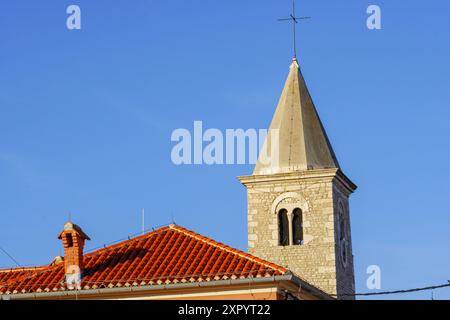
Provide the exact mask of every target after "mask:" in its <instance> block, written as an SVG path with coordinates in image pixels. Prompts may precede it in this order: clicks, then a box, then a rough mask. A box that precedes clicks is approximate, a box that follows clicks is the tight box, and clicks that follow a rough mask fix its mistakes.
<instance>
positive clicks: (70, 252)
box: [58, 222, 91, 290]
mask: <svg viewBox="0 0 450 320" xmlns="http://www.w3.org/2000/svg"><path fill="white" fill-rule="evenodd" d="M58 239H60V240H62V242H63V246H64V270H65V274H66V283H67V288H68V289H69V290H73V289H78V290H79V289H81V277H82V273H83V248H84V241H85V240H91V239H90V238H89V237H88V236H87V235H86V234H85V233H84V232H83V230H81V228H80V227H79V226H77V225H76V224H73V223H72V222H67V223H66V224H64V230H63V231H62V232H61V233H60V234H59V236H58Z"/></svg>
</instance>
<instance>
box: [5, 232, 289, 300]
mask: <svg viewBox="0 0 450 320" xmlns="http://www.w3.org/2000/svg"><path fill="white" fill-rule="evenodd" d="M84 266H85V269H84V276H83V280H82V284H81V287H82V289H83V290H84V289H97V288H113V287H122V286H142V285H159V284H175V283H180V282H200V281H215V280H225V279H237V278H250V277H257V278H260V277H272V276H277V275H283V274H285V273H286V272H287V271H288V270H287V269H285V268H283V267H281V266H278V265H276V264H273V263H270V262H267V261H264V260H262V259H259V258H256V257H254V256H252V255H250V254H247V253H245V252H243V251H239V250H236V249H233V248H231V247H228V246H226V245H224V244H221V243H218V242H216V241H214V240H211V239H208V238H206V237H203V236H201V235H199V234H197V233H194V232H192V231H189V230H187V229H184V228H181V227H178V226H174V225H171V226H168V227H164V228H161V229H158V230H155V231H152V232H149V233H147V234H144V235H142V236H139V237H136V238H133V239H130V240H126V241H124V242H121V243H118V244H115V245H112V246H109V247H106V248H103V249H100V250H97V251H94V252H91V253H88V254H85V255H84ZM64 278H65V277H64V264H63V263H59V264H58V263H57V264H52V265H49V266H43V267H35V268H18V269H8V270H0V294H20V293H38V292H49V291H60V290H66V287H65V285H64Z"/></svg>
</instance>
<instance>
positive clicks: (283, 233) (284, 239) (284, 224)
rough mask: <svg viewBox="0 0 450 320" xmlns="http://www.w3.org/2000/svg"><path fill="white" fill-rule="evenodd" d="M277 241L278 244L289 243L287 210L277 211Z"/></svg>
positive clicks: (286, 244)
mask: <svg viewBox="0 0 450 320" xmlns="http://www.w3.org/2000/svg"><path fill="white" fill-rule="evenodd" d="M278 235H279V236H278V239H279V240H278V242H279V245H280V246H288V245H289V220H288V216H287V210H286V209H281V210H280V211H279V212H278Z"/></svg>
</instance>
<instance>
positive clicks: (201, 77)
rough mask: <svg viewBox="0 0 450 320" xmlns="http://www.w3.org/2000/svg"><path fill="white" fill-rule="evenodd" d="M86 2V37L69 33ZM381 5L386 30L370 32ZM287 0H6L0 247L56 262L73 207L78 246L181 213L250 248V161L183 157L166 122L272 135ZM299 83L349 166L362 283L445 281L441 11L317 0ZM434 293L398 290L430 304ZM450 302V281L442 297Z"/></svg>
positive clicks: (284, 57) (436, 5) (1, 51)
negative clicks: (73, 11) (372, 274)
mask: <svg viewBox="0 0 450 320" xmlns="http://www.w3.org/2000/svg"><path fill="white" fill-rule="evenodd" d="M70 4H78V5H80V6H81V10H82V30H80V31H69V30H67V29H66V26H65V20H66V17H67V15H66V13H65V11H66V7H67V6H68V5H70ZM369 4H378V5H380V6H381V8H382V14H383V16H382V23H383V30H381V31H369V30H368V29H367V28H366V17H367V15H366V8H367V6H368V5H369ZM290 5H291V4H290V1H289V0H286V1H285V0H283V1H270V2H269V1H256V0H251V1H250V0H247V1H242V0H240V1H238V0H226V1H225V0H221V1H207V0H191V1H179V0H177V1H162V0H159V1H150V0H134V1H133V3H132V4H131V3H130V1H128V0H127V1H125V0H120V1H118V0H115V1H106V0H96V1H88V0H83V1H75V0H73V1H62V0H61V1H24V0H16V1H2V2H1V3H0V39H1V44H0V136H1V140H0V141H1V143H0V215H1V221H0V246H2V247H3V248H5V249H7V250H8V251H9V252H10V253H11V254H12V255H14V257H15V258H16V259H17V260H18V261H19V262H20V263H21V264H23V265H35V264H47V263H49V262H50V261H51V259H52V258H53V257H54V256H56V255H59V254H61V253H62V252H61V251H62V250H61V248H62V246H61V243H60V242H59V241H58V240H57V239H56V236H57V234H58V233H59V231H60V230H61V228H62V226H63V224H64V222H65V221H66V220H67V218H68V213H69V212H70V213H71V215H72V219H73V220H74V221H75V222H76V223H78V224H79V225H81V226H82V227H83V228H84V230H85V231H86V232H87V233H88V234H89V235H90V236H91V238H92V241H91V242H89V243H88V244H87V247H88V249H89V248H94V247H98V246H101V245H102V244H103V243H108V242H111V241H114V240H118V239H121V238H124V237H126V236H127V235H129V234H134V233H136V232H138V231H139V229H140V208H142V207H144V208H145V209H146V213H147V214H146V220H147V223H148V226H157V225H161V224H166V223H169V222H170V221H171V220H172V218H171V217H172V215H173V216H174V217H175V221H176V222H177V223H178V224H180V225H182V226H185V227H187V228H191V229H193V230H195V231H197V232H200V233H202V234H204V235H206V236H210V237H213V238H214V239H216V240H219V241H222V242H224V243H227V244H229V245H231V246H234V247H237V248H240V249H244V250H246V237H247V234H246V232H247V226H246V210H247V209H246V206H247V204H246V192H245V189H244V187H243V186H241V185H240V184H239V182H238V181H237V179H236V178H235V177H236V176H238V175H246V174H250V173H251V172H252V166H250V165H234V166H211V167H208V166H181V167H177V166H175V165H173V164H172V162H171V160H170V151H171V148H172V146H173V143H171V142H170V135H171V133H172V131H173V130H174V129H176V128H188V129H189V128H192V125H193V121H194V120H202V121H203V122H204V125H205V126H206V127H209V128H211V127H212V128H219V129H226V128H266V127H267V126H268V124H269V122H270V120H271V117H272V114H273V112H274V109H275V106H276V103H277V100H278V98H279V95H280V93H281V89H282V86H283V84H284V81H285V78H286V76H287V72H288V67H289V64H290V61H291V33H290V30H291V29H290V28H291V27H290V25H289V24H287V23H279V22H277V18H280V17H285V16H286V15H288V14H289V12H290ZM298 7H299V9H301V11H299V14H300V13H301V14H303V15H308V16H312V17H313V19H312V20H309V21H307V22H304V23H302V24H301V25H300V30H299V39H298V40H299V51H300V54H299V55H300V63H301V65H302V68H303V72H304V76H305V78H306V80H307V82H308V85H309V88H310V91H311V94H312V96H313V97H314V100H315V102H316V106H317V108H318V110H319V113H320V115H321V117H322V120H323V122H324V125H325V127H326V129H327V132H328V135H329V136H330V139H331V141H332V144H333V146H334V148H335V151H336V153H337V156H338V158H339V160H340V162H341V165H342V166H343V169H344V171H345V173H346V174H347V175H348V176H349V177H350V178H351V179H352V180H354V181H355V183H357V184H358V186H359V189H358V190H357V192H356V193H355V194H354V196H353V197H352V202H351V217H352V235H353V249H354V254H355V263H356V266H355V272H356V279H357V289H358V291H361V292H362V291H367V289H366V287H365V282H366V278H367V275H366V273H365V272H366V268H367V266H368V265H372V264H376V265H379V266H380V267H381V269H382V289H383V290H391V289H399V288H409V287H419V286H426V285H432V284H441V283H445V282H446V280H447V279H449V280H450V255H449V248H450V237H449V233H450V205H449V203H448V200H449V195H450V184H449V180H450V166H449V165H448V164H449V163H450V147H449V142H448V138H449V117H450V108H449V101H450V90H449V88H450V64H449V57H450V41H449V39H450V27H449V25H448V12H449V10H450V3H449V2H448V1H444V0H440V1H439V0H432V1H407V2H406V1H382V0H373V1H364V0H345V1H344V0H340V1H312V0H303V1H300V2H299V3H298ZM12 265H13V264H12V262H11V261H10V260H9V259H8V258H7V257H6V256H5V255H3V254H1V253H0V266H2V267H9V266H12ZM430 296H431V293H430V292H427V293H417V294H407V295H401V296H395V297H391V298H425V299H429V298H430ZM435 298H442V299H444V298H446V299H450V289H441V290H437V291H435Z"/></svg>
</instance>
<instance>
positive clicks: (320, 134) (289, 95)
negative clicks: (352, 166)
mask: <svg viewBox="0 0 450 320" xmlns="http://www.w3.org/2000/svg"><path fill="white" fill-rule="evenodd" d="M274 133H276V134H274ZM277 142H278V143H277ZM277 145H278V148H276V146H277ZM276 149H278V150H276ZM274 150H276V151H275V152H274ZM272 154H273V157H274V158H276V159H275V160H274V159H271V160H270V161H267V159H266V158H263V157H265V156H266V155H267V156H269V157H271V156H272ZM327 168H339V163H338V161H337V159H336V156H335V154H334V151H333V148H332V147H331V144H330V142H329V140H328V137H327V134H326V132H325V129H324V128H323V125H322V122H321V121H320V118H319V115H318V114H317V111H316V108H315V107H314V103H313V101H312V99H311V96H310V94H309V91H308V88H307V87H306V84H305V80H304V79H303V76H302V74H301V71H300V67H299V64H298V62H297V59H296V58H295V57H294V59H293V61H292V64H291V67H290V71H289V76H288V78H287V81H286V84H285V86H284V89H283V92H282V94H281V98H280V100H279V102H278V106H277V109H276V111H275V114H274V116H273V119H272V123H271V125H270V129H269V132H268V135H267V138H266V141H265V142H264V145H263V148H262V150H261V155H260V158H259V160H258V162H257V164H256V167H255V170H254V172H253V174H254V175H264V174H272V173H287V172H294V171H303V170H313V169H327Z"/></svg>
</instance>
